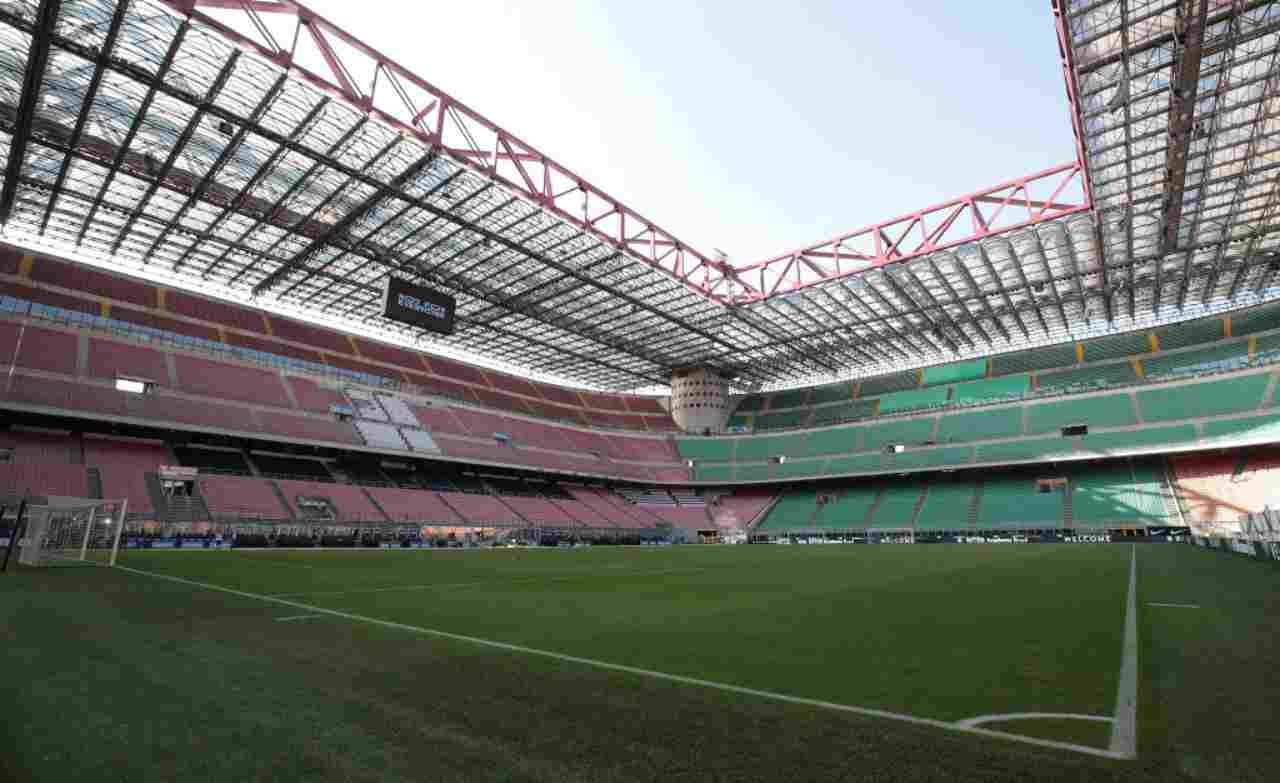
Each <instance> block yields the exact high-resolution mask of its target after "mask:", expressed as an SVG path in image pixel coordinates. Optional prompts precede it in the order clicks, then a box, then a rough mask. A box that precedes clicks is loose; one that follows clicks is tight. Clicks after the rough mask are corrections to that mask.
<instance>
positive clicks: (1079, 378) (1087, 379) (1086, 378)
mask: <svg viewBox="0 0 1280 783" xmlns="http://www.w3.org/2000/svg"><path fill="white" fill-rule="evenodd" d="M1038 378H1039V381H1040V390H1041V391H1049V390H1052V389H1066V388H1068V387H1071V386H1081V387H1087V386H1120V385H1124V384H1130V383H1137V382H1138V375H1137V373H1135V372H1134V371H1133V365H1132V364H1130V363H1129V362H1113V363H1109V364H1093V365H1087V366H1084V367H1076V368H1074V369H1071V370H1063V371H1061V372H1054V373H1041V374H1040V375H1039V376H1038Z"/></svg>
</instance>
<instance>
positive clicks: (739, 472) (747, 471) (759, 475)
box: [733, 462, 771, 481]
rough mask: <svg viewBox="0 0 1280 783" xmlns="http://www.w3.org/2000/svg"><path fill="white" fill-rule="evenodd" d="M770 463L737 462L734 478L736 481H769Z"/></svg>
mask: <svg viewBox="0 0 1280 783" xmlns="http://www.w3.org/2000/svg"><path fill="white" fill-rule="evenodd" d="M769 467H770V465H769V463H767V462H765V463H742V462H739V463H738V464H737V469H736V470H735V471H734V474H733V478H734V480H735V481H768V480H769V479H770V478H771V476H770V475H769Z"/></svg>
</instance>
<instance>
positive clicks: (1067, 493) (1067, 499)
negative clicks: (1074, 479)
mask: <svg viewBox="0 0 1280 783" xmlns="http://www.w3.org/2000/svg"><path fill="white" fill-rule="evenodd" d="M1072 494H1074V493H1073V491H1072V489H1071V482H1067V486H1066V487H1065V488H1064V491H1063V493H1062V526H1063V527H1064V528H1066V529H1067V530H1074V529H1075V526H1076V513H1075V508H1074V507H1073V506H1072V504H1071V496H1072Z"/></svg>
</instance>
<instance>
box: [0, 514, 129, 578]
mask: <svg viewBox="0 0 1280 783" xmlns="http://www.w3.org/2000/svg"><path fill="white" fill-rule="evenodd" d="M49 501H50V502H47V503H46V504H44V505H40V504H27V505H26V506H25V513H24V514H22V518H21V519H19V520H17V524H16V525H15V529H14V532H13V535H15V536H17V538H16V540H14V541H13V546H15V547H16V548H17V549H18V562H19V563H21V564H22V565H25V566H58V565H115V564H116V556H117V554H118V553H119V551H120V534H121V533H122V532H123V530H124V520H125V514H126V512H127V511H128V501H125V500H96V501H82V500H80V501H65V502H53V499H52V498H50V499H49ZM6 561H7V557H6Z"/></svg>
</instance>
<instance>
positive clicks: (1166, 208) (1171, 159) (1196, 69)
mask: <svg viewBox="0 0 1280 783" xmlns="http://www.w3.org/2000/svg"><path fill="white" fill-rule="evenodd" d="M1208 12H1209V0H1183V1H1182V3H1181V4H1179V6H1178V15H1177V18H1176V21H1175V26H1176V27H1177V31H1176V32H1177V34H1176V35H1175V36H1174V54H1173V65H1172V66H1171V69H1172V72H1173V73H1172V75H1173V78H1172V79H1171V80H1170V85H1169V142H1168V152H1167V153H1166V155H1165V178H1164V205H1163V210H1162V214H1163V218H1162V220H1161V229H1162V232H1161V238H1160V249H1161V251H1162V253H1171V252H1173V251H1174V250H1175V249H1176V248H1177V246H1178V229H1179V227H1180V224H1181V222H1182V197H1183V194H1184V191H1185V189H1186V184H1187V155H1188V153H1190V151H1191V135H1192V128H1193V125H1194V119H1195V109H1196V94H1197V92H1198V90H1199V82H1200V58H1201V52H1202V49H1203V48H1204V27H1205V19H1206V17H1207V15H1208ZM1158 268H1159V267H1157V269H1158ZM1157 275H1159V272H1157ZM1158 279H1159V278H1158V277H1157V280H1158ZM1156 309H1157V310H1159V309H1160V285H1159V283H1158V282H1157V284H1156Z"/></svg>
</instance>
